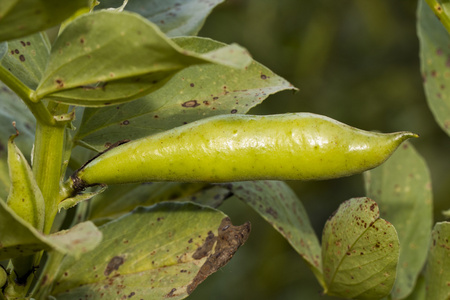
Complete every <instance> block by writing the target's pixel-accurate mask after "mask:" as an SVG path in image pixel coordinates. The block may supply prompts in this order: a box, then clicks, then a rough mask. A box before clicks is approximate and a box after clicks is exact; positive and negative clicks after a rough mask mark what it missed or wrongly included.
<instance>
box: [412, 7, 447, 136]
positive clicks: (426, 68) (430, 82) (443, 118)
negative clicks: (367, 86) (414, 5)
mask: <svg viewBox="0 0 450 300" xmlns="http://www.w3.org/2000/svg"><path fill="white" fill-rule="evenodd" d="M417 27H418V28H417V29H418V35H419V41H420V62H421V72H422V77H423V81H424V88H425V94H426V98H427V101H428V105H429V106H430V109H431V111H432V112H433V114H434V117H435V118H436V121H437V122H438V124H439V126H441V127H442V129H443V130H444V131H445V132H446V133H447V134H448V135H450V93H449V92H448V91H449V87H450V80H449V76H450V69H449V68H450V60H449V57H450V47H449V46H450V36H449V33H448V32H447V31H446V30H445V28H444V27H443V26H442V24H441V23H440V22H439V20H438V19H437V18H436V16H435V15H434V14H433V12H432V11H431V9H430V8H429V7H428V5H427V4H426V3H425V1H424V0H421V1H419V7H418V26H417Z"/></svg>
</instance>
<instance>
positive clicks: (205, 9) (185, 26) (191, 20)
mask: <svg viewBox="0 0 450 300" xmlns="http://www.w3.org/2000/svg"><path fill="white" fill-rule="evenodd" d="M222 2H223V0H210V1H208V2H207V3H206V2H205V1H202V0H185V1H179V0H156V1H145V0H133V1H129V2H128V4H127V5H126V6H125V10H128V11H132V12H135V13H138V14H140V15H142V16H144V17H145V18H147V19H148V20H150V21H152V22H153V23H155V24H156V25H158V26H159V28H161V30H162V32H164V33H165V34H166V35H167V36H171V37H173V36H186V35H197V33H198V32H199V31H200V29H201V28H202V26H203V23H205V20H206V17H207V16H208V15H209V14H210V13H211V11H212V10H213V9H214V7H216V6H217V5H218V4H220V3H222ZM122 3H123V0H112V1H111V0H110V1H102V2H101V3H100V5H99V6H98V7H97V8H98V9H101V8H109V7H120V6H121V5H122Z"/></svg>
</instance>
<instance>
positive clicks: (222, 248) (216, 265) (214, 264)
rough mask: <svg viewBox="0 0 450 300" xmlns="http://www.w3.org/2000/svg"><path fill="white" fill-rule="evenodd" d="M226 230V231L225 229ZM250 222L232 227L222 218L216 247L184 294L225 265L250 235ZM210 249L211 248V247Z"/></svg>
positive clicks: (227, 219) (226, 219)
mask: <svg viewBox="0 0 450 300" xmlns="http://www.w3.org/2000/svg"><path fill="white" fill-rule="evenodd" d="M225 228H226V229H225ZM250 230H251V226H250V222H247V223H245V224H243V225H241V226H233V224H232V223H231V221H230V218H228V217H227V218H224V219H223V220H222V222H221V223H220V226H219V228H218V233H219V234H218V237H217V245H216V247H215V248H214V253H212V254H210V255H209V257H208V258H207V259H206V261H205V263H204V264H203V265H202V267H201V268H200V270H199V271H198V273H197V275H196V276H195V278H194V279H193V280H192V283H191V284H190V285H188V287H187V289H186V292H187V293H188V294H191V293H192V292H193V291H194V290H195V289H196V288H197V286H198V285H199V284H200V283H202V282H203V281H204V280H205V279H206V278H207V277H208V276H209V275H211V274H213V273H214V272H216V271H217V270H219V269H220V268H221V267H223V266H224V265H226V264H227V263H228V262H229V261H230V259H231V258H232V257H233V255H234V253H236V251H237V250H238V249H239V247H240V246H242V245H243V244H244V243H245V241H246V240H247V238H248V236H249V234H250ZM211 247H212V246H211Z"/></svg>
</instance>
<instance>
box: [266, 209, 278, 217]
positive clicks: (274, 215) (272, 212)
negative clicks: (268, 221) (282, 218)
mask: <svg viewBox="0 0 450 300" xmlns="http://www.w3.org/2000/svg"><path fill="white" fill-rule="evenodd" d="M266 213H268V214H269V215H271V216H272V217H274V218H275V219H277V218H278V213H277V211H276V210H274V209H273V208H272V207H268V208H267V209H266Z"/></svg>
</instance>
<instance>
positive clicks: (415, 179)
mask: <svg viewBox="0 0 450 300" xmlns="http://www.w3.org/2000/svg"><path fill="white" fill-rule="evenodd" d="M364 179H365V186H366V194H367V197H369V198H371V199H373V200H374V201H376V202H377V203H378V205H379V207H380V211H381V214H382V215H383V217H384V218H386V219H387V220H389V222H391V223H392V224H393V225H394V226H395V229H396V231H397V233H398V238H399V240H400V244H401V245H402V247H400V260H399V265H400V266H401V268H399V269H398V270H397V279H396V281H395V285H394V288H393V290H392V293H391V297H392V299H403V298H405V297H406V296H407V295H408V294H409V293H411V291H412V290H413V288H414V285H415V282H416V278H417V276H419V273H420V272H421V271H422V268H423V265H424V264H425V261H426V258H427V253H428V249H427V247H424V245H426V244H427V243H428V241H429V240H430V234H431V226H432V223H433V195H432V191H431V178H430V171H429V170H428V168H427V165H426V162H425V161H424V159H423V158H422V157H421V156H420V155H419V154H418V153H417V151H416V150H415V149H414V147H413V146H412V144H411V143H409V142H406V143H404V144H403V145H402V146H401V147H400V148H398V149H397V151H396V152H394V154H393V155H392V156H391V157H390V158H389V159H388V160H387V161H386V162H385V163H384V164H382V165H381V166H379V167H378V168H375V169H373V170H370V171H368V172H366V173H365V174H364Z"/></svg>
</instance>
